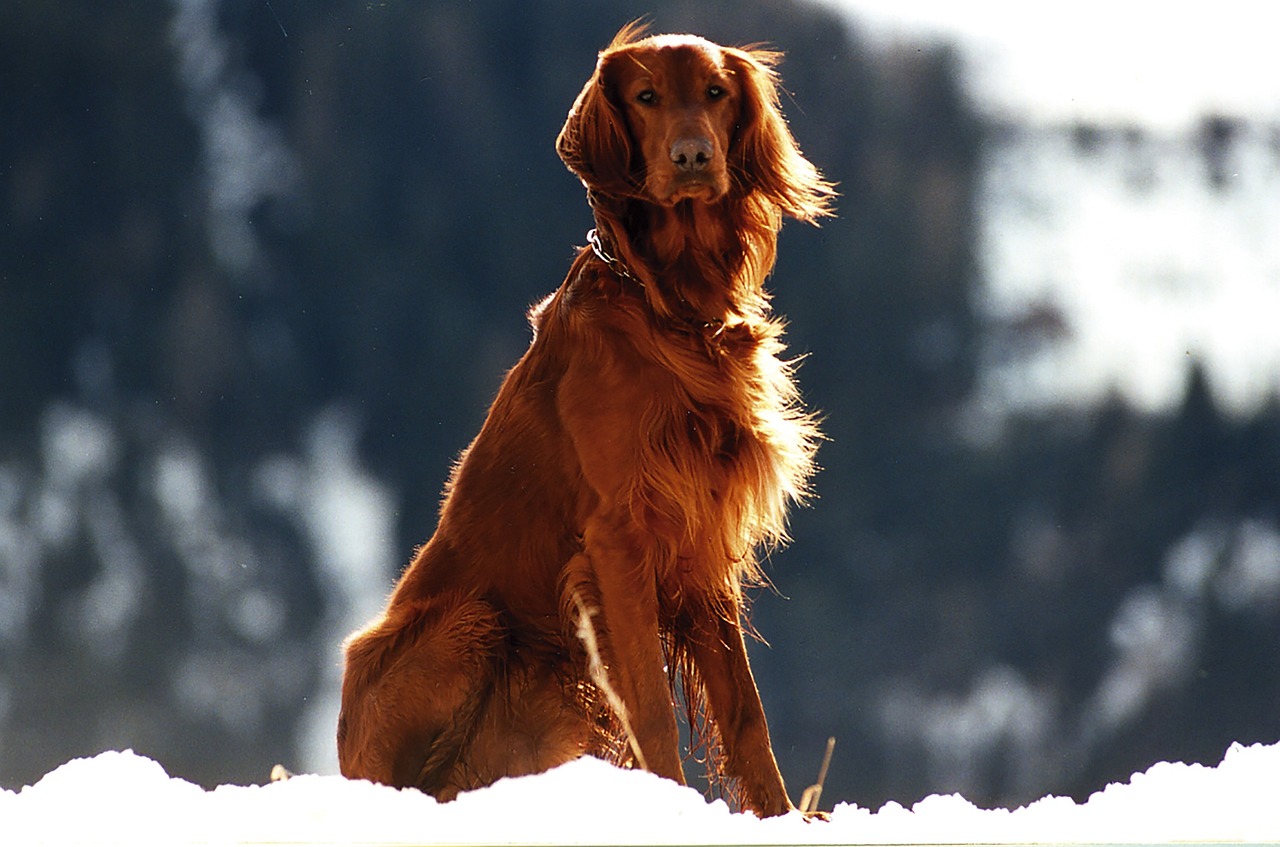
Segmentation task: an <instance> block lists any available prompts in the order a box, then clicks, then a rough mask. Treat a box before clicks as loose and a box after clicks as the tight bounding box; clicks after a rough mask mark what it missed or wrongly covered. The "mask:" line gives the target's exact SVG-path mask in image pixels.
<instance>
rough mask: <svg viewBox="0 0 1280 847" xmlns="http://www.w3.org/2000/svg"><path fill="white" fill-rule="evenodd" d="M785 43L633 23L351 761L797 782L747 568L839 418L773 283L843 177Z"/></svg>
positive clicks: (402, 594) (356, 735)
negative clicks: (769, 692) (575, 225)
mask: <svg viewBox="0 0 1280 847" xmlns="http://www.w3.org/2000/svg"><path fill="white" fill-rule="evenodd" d="M779 59H780V56H779V54H776V53H773V52H770V51H767V50H762V49H752V48H742V49H739V48H732V47H722V46H719V45H717V44H714V43H712V42H710V41H707V40H704V39H702V38H699V37H696V36H690V35H647V34H646V32H645V27H643V26H641V25H638V24H635V23H633V24H629V25H627V26H626V27H624V28H623V29H622V30H621V31H620V32H619V33H618V34H617V36H615V37H614V39H613V41H612V43H610V44H609V46H608V47H607V48H606V49H605V50H604V51H603V52H601V53H600V55H599V57H598V62H597V65H596V68H595V72H594V74H593V75H592V76H591V78H590V80H589V81H588V82H587V83H586V85H585V87H584V88H583V89H582V91H581V93H580V94H579V95H578V97H577V99H576V101H575V102H574V104H573V107H572V109H571V111H570V112H569V115H568V118H567V120H566V122H565V124H564V127H563V129H562V130H561V132H560V135H559V137H558V139H557V141H556V147H557V151H558V152H559V154H560V156H561V158H562V159H563V161H564V162H565V164H566V165H567V166H568V168H569V169H570V170H571V171H572V172H573V173H574V174H575V175H576V176H578V177H579V179H580V180H581V181H582V183H583V184H584V186H585V187H586V189H587V197H588V201H589V203H590V204H591V206H592V209H593V211H594V217H595V228H594V229H593V230H591V232H590V233H588V244H587V245H585V246H583V247H582V248H581V249H580V250H579V251H578V252H577V255H576V258H575V259H574V261H573V263H572V266H571V267H570V269H569V273H568V275H567V277H566V278H565V280H564V282H563V283H562V284H561V285H560V287H559V289H557V290H556V291H555V292H554V293H553V294H551V295H550V296H548V297H547V298H546V299H545V300H543V301H542V302H541V303H539V304H537V305H536V306H534V307H533V308H532V309H531V310H530V323H531V325H532V329H533V340H532V343H531V344H530V346H529V348H528V351H527V352H526V353H525V354H524V356H523V357H522V358H521V359H520V360H519V362H518V363H517V364H516V365H515V367H514V368H513V369H512V370H511V371H510V372H509V373H508V374H507V376H506V378H505V380H504V382H503V384H502V387H501V389H500V390H499V392H498V394H497V397H496V399H495V400H494V402H493V405H492V407H491V408H490V410H489V413H488V417H487V418H486V420H485V422H484V424H483V426H482V427H481V430H480V433H479V435H478V436H477V437H476V438H475V440H474V441H473V442H472V443H471V445H470V446H469V447H468V448H467V449H466V450H465V451H464V452H463V453H462V455H461V457H460V459H459V460H458V462H457V463H456V465H455V466H454V468H453V471H452V474H451V476H450V478H449V480H448V482H447V485H446V488H445V492H444V497H443V502H442V506H441V509H440V516H439V523H438V525H437V527H436V530H435V533H434V534H433V535H432V536H431V538H430V540H428V541H427V543H426V544H425V545H423V546H422V547H421V548H420V549H419V550H418V551H417V553H416V555H415V557H414V558H413V560H412V562H411V564H410V565H409V567H408V568H407V569H406V570H405V572H404V573H403V575H402V576H401V578H400V580H399V582H398V583H397V585H396V587H395V590H394V592H393V593H392V595H391V597H390V599H389V601H388V602H387V605H386V608H385V610H384V611H383V612H382V614H381V615H380V616H379V617H378V618H377V619H375V620H374V621H372V622H371V623H370V624H369V625H368V626H367V627H365V628H364V629H363V630H361V631H359V632H357V633H355V634H354V635H353V636H351V637H350V638H349V639H348V640H347V642H346V644H345V645H344V651H345V669H344V676H343V683H342V709H341V714H340V717H339V722H338V739H337V740H338V753H339V762H340V766H341V770H342V773H343V774H344V775H346V776H348V777H351V778H365V779H370V780H373V781H376V782H380V783H385V784H387V785H393V786H402V787H403V786H415V787H417V788H419V789H421V790H423V791H425V792H427V793H429V794H432V795H434V796H436V797H437V798H439V799H440V800H442V801H445V800H449V799H451V798H453V797H455V796H456V795H457V794H458V793H459V792H461V791H465V790H469V789H474V788H478V787H481V786H485V785H488V784H490V783H492V782H494V781H495V780H497V779H500V778H502V777H505V776H517V775H523V774H531V773H536V772H539V771H543V770H546V769H548V768H551V767H554V766H556V765H559V764H562V763H564V762H567V761H570V760H572V759H575V758H578V757H580V756H584V755H594V756H599V757H602V758H605V759H607V760H609V761H613V762H615V763H618V764H620V765H624V766H632V767H642V768H644V769H647V770H649V771H651V772H653V773H655V774H658V775H660V776H663V777H667V778H669V779H672V780H675V781H676V782H679V783H684V781H685V780H684V770H683V758H682V755H681V750H680V742H679V737H678V735H679V734H678V721H677V715H676V700H677V699H678V697H677V692H679V693H680V694H682V696H683V699H684V701H685V707H686V708H687V709H688V710H689V720H690V724H691V726H692V727H693V729H694V732H695V733H696V735H697V737H698V739H700V743H702V744H705V745H706V749H707V751H708V766H709V770H710V772H711V776H712V777H713V778H715V779H717V780H722V781H723V782H724V783H725V784H726V786H727V788H728V790H729V792H730V793H731V794H732V795H733V796H735V797H737V798H738V800H739V802H740V804H741V805H742V806H743V807H744V808H746V809H749V810H751V811H753V812H755V813H756V814H757V815H759V816H761V817H767V816H772V815H779V814H783V813H786V812H789V811H792V810H793V809H794V808H795V807H794V806H793V805H792V803H791V800H790V799H789V797H788V795H787V790H786V787H785V785H784V783H783V779H782V775H781V774H780V772H779V770H778V765H777V762H776V760H775V758H774V755H773V751H772V747H771V743H770V740H769V731H768V727H767V725H766V721H765V714H764V710H763V708H762V706H761V703H760V696H759V693H758V691H757V688H756V684H755V681H754V678H753V677H752V673H751V669H750V666H749V664H748V661H747V652H746V648H745V643H744V628H745V627H746V626H747V623H746V619H745V608H744V596H743V589H744V587H746V586H750V585H752V584H757V583H759V582H760V581H761V580H762V574H761V572H760V568H759V565H758V558H757V557H758V555H759V554H760V552H761V551H762V550H763V549H766V548H767V547H768V546H769V545H774V544H777V543H780V542H783V541H785V540H786V514H787V511H788V508H789V507H790V506H791V505H792V504H794V503H796V502H799V501H801V500H803V499H804V497H805V496H806V494H807V492H808V483H809V479H810V476H811V474H812V472H813V469H814V465H813V455H814V451H815V448H816V444H817V441H818V440H819V438H820V435H819V432H818V428H817V425H816V422H815V420H814V418H813V416H812V415H811V414H810V413H809V412H807V411H806V410H805V409H804V408H803V407H802V405H801V402H800V399H799V395H798V392H797V389H796V386H795V383H794V381H793V365H792V363H790V362H788V361H787V360H785V359H784V358H783V357H782V355H783V349H784V348H783V345H782V342H781V335H782V325H781V322H780V321H779V320H778V319H777V318H775V317H774V316H773V315H772V313H771V310H770V305H769V300H768V296H767V294H766V292H765V289H764V282H765V278H766V276H767V275H768V274H769V273H770V272H771V270H772V268H773V265H774V259H775V251H776V246H777V234H778V231H779V229H780V227H781V224H782V220H783V217H784V216H790V217H792V218H795V219H798V220H801V221H807V222H815V223H816V222H817V221H818V219H820V218H822V217H823V216H826V215H828V214H830V213H831V204H832V201H833V198H834V196H835V190H834V187H833V185H832V184H831V183H829V182H827V181H826V180H825V179H824V178H823V177H822V175H821V174H820V173H819V171H818V170H817V169H816V168H815V166H814V165H813V164H811V163H810V162H809V161H808V160H807V159H806V158H805V157H804V156H803V155H802V154H801V152H800V150H799V148H798V147H797V145H796V142H795V140H794V139H793V138H792V135H791V133H790V131H789V129H788V127H787V124H786V122H785V121H784V119H783V117H782V114H781V112H780V109H779V94H778V80H777V77H776V73H775V66H776V63H777V62H778V61H779Z"/></svg>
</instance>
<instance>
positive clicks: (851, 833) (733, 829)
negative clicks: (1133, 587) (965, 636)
mask: <svg viewBox="0 0 1280 847" xmlns="http://www.w3.org/2000/svg"><path fill="white" fill-rule="evenodd" d="M1278 799H1280V745H1272V746H1263V745H1255V746H1253V747H1243V746H1240V745H1235V746H1233V747H1232V748H1231V749H1230V750H1228V751H1227V754H1226V757H1225V758H1224V759H1223V761H1222V764H1221V765H1219V766H1218V767H1216V768H1208V767H1204V766H1201V765H1184V764H1170V763H1164V764H1159V765H1156V766H1154V767H1152V768H1151V769H1150V770H1148V771H1147V772H1146V773H1142V774H1136V775H1135V776H1134V777H1133V778H1132V780H1131V781H1130V782H1128V783H1126V784H1123V785H1119V784H1116V785H1111V786H1108V787H1107V788H1106V789H1105V790H1103V791H1100V792H1098V793H1097V794H1094V795H1093V796H1092V797H1091V798H1090V799H1089V800H1088V802H1087V803H1084V804H1076V803H1074V802H1073V801H1071V800H1070V799H1065V798H1059V797H1046V798H1044V799H1043V800H1039V801H1037V802H1035V803H1032V804H1031V805H1029V806H1026V807H1024V808H1021V809H1017V810H1015V811H1007V810H1002V809H998V810H981V809H978V808H977V807H975V806H973V805H972V804H970V803H969V802H968V801H966V800H964V799H963V798H962V797H960V796H958V795H950V796H933V797H928V798H926V799H924V800H922V801H921V802H919V803H917V804H916V805H915V806H914V807H913V808H912V809H910V810H908V809H905V808H903V807H902V806H900V805H898V804H896V803H889V804H887V805H886V806H884V807H883V808H881V809H880V810H879V811H878V812H872V811H870V810H868V809H861V808H858V807H856V806H853V805H850V804H846V803H842V804H839V805H837V806H836V808H835V810H834V811H833V812H832V813H831V820H830V821H829V822H826V823H821V822H815V823H809V822H806V821H805V820H803V818H802V817H801V816H800V815H799V814H793V815H789V816H786V817H783V818H775V819H772V820H765V821H761V820H757V819H756V818H755V817H753V816H751V815H749V814H734V813H732V812H730V810H729V808H728V807H727V806H726V805H725V804H724V802H722V801H719V800H717V801H714V802H710V803H708V802H707V801H706V800H705V799H704V798H703V797H702V795H700V794H699V793H698V792H696V791H694V790H693V789H690V788H685V787H682V786H678V785H676V784H675V783H672V782H669V781H667V780H663V779H659V778H658V777H655V776H652V775H650V774H647V773H643V772H639V771H624V770H619V769H617V768H615V767H612V766H610V765H607V764H605V763H603V762H601V761H598V760H596V759H581V760H579V761H576V762H571V763H569V764H567V765H564V766H562V767H559V768H556V769H555V770H552V771H548V772H547V773H544V774H539V775H537V776H529V777H521V778H518V779H504V780H501V781H500V782H498V783H496V784H495V785H493V786H490V787H489V788H485V789H481V790H479V791H473V792H470V793H467V794H463V795H462V796H461V797H459V798H458V799H457V800H456V801H454V802H452V803H446V804H440V803H437V802H436V801H435V800H434V799H432V798H431V797H428V796H426V795H424V794H422V793H420V792H417V791H413V790H403V791H401V790H396V789H393V788H387V787H385V786H380V785H374V784H372V783H368V782H359V781H351V780H347V779H343V778H342V777H338V776H296V777H294V778H292V779H290V780H288V781H285V782H278V783H272V784H269V785H263V786H235V785H224V786H220V787H218V788H216V789H214V790H213V791H205V790H204V789H202V788H200V787H199V786H197V785H193V784H191V783H189V782H186V781H184V780H181V779H176V778H171V777H170V776H169V775H168V774H167V773H165V771H164V768H162V767H161V766H160V765H159V764H158V763H156V762H154V761H152V760H151V759H147V758H145V757H143V756H139V755H136V754H135V753H133V752H132V751H124V752H109V753H102V754H101V755H98V756H95V757H93V758H91V759H77V760H74V761H71V762H68V763H67V764H65V765H63V766H61V767H59V768H57V769H56V770H54V771H52V772H51V773H49V774H48V775H47V776H45V777H44V778H43V779H41V780H40V781H39V782H38V783H36V784H35V785H33V786H29V787H27V788H24V789H22V791H20V792H12V791H0V821H2V822H3V829H4V831H5V832H6V833H7V834H8V836H7V837H6V838H5V839H3V840H5V841H6V843H15V844H16V843H22V844H42V843H47V844H65V843H73V842H74V843H93V844H148V843H156V844H190V843H202V844H209V843H212V844H262V843H272V844H278V843H287V844H362V845H366V844H431V843H452V844H476V843H488V844H495V843H523V844H585V843H596V844H598V843H615V844H664V843H666V844H672V843H679V844H691V843H712V844H715V843H719V844H724V843H733V844H898V845H901V844H958V843H970V844H971V843H988V844H1016V843H1028V842H1029V843H1045V842H1054V843H1062V842H1110V843H1142V842H1155V841H1182V842H1188V841H1192V842H1194V841H1213V842H1224V841H1228V842H1229V841H1252V842H1258V841H1278V840H1280V803H1277V800H1278ZM13 834H18V836H19V837H18V839H17V840H15V841H9V837H11V836H12V835H13Z"/></svg>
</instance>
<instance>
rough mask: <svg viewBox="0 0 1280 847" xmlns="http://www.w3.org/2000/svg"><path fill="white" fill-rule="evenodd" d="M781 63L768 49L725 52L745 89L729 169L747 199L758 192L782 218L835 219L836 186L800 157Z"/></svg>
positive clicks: (730, 154)
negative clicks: (782, 96) (778, 69)
mask: <svg viewBox="0 0 1280 847" xmlns="http://www.w3.org/2000/svg"><path fill="white" fill-rule="evenodd" d="M781 58H782V56H781V54H780V53H774V52H772V51H768V50H753V49H749V48H748V49H741V50H739V49H726V50H725V65H726V67H727V68H728V69H729V70H730V71H731V72H732V73H733V75H734V77H735V79H736V80H737V82H738V84H739V86H740V88H741V90H742V106H741V109H742V112H741V115H740V116H739V120H738V127H737V130H736V132H735V134H734V139H733V143H732V144H731V145H730V148H729V164H730V167H731V168H732V170H733V175H734V178H735V180H736V181H737V182H738V183H739V186H740V189H741V190H742V191H743V193H744V194H751V193H752V192H759V193H760V194H762V195H764V196H765V197H766V198H767V199H768V200H769V201H771V202H772V203H774V204H775V205H776V206H777V207H778V209H779V210H780V211H781V212H782V213H784V214H787V215H790V216H791V217H793V218H797V219H798V220H802V221H811V222H812V221H816V220H817V219H818V218H820V217H824V216H826V215H830V214H832V209H831V202H832V200H833V199H834V197H835V193H836V192H835V186H834V185H832V184H831V183H829V182H827V181H826V180H825V179H823V178H822V174H821V173H819V172H818V169H817V168H816V167H814V166H813V164H812V163H811V162H810V161H809V160H808V159H806V158H805V157H804V155H803V154H802V153H801V152H800V147H799V146H798V145H797V144H796V141H795V139H794V138H793V137H792V135H791V130H790V129H788V127H787V122H786V119H785V118H783V117H782V110H781V108H780V105H779V98H778V78H777V74H776V73H775V71H774V67H775V66H776V65H777V63H778V62H779V61H780V60H781Z"/></svg>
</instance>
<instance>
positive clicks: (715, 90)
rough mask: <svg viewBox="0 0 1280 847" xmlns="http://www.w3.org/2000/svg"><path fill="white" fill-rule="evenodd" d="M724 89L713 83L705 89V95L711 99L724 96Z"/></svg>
mask: <svg viewBox="0 0 1280 847" xmlns="http://www.w3.org/2000/svg"><path fill="white" fill-rule="evenodd" d="M724 93H725V92H724V89H723V88H722V87H720V86H718V85H713V86H711V87H710V88H708V89H707V97H708V98H709V99H711V100H719V99H720V98H721V97H723V96H724Z"/></svg>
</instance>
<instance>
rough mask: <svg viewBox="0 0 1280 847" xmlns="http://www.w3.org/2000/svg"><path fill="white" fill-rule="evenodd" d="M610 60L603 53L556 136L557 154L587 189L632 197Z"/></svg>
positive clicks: (626, 138)
mask: <svg viewBox="0 0 1280 847" xmlns="http://www.w3.org/2000/svg"><path fill="white" fill-rule="evenodd" d="M615 40H616V39H615ZM613 59H614V55H613V54H612V53H610V51H607V50H606V51H605V52H604V53H602V54H601V55H600V60H599V61H598V62H597V63H596V70H595V73H593V74H592V75H591V79H589V80H587V84H586V85H585V86H583V88H582V91H581V92H580V93H579V94H578V99H577V100H575V101H574V103H573V108H572V109H570V110H569V117H568V118H567V119H565V122H564V127H563V128H561V130H560V135H559V136H558V137H557V138H556V152H557V153H559V154H560V158H561V159H562V160H563V161H564V163H565V165H566V166H567V167H568V168H569V170H571V171H573V172H574V173H575V174H576V175H577V176H578V178H579V179H580V180H582V184H583V185H585V186H586V187H587V188H588V189H589V190H591V191H595V192H598V193H600V194H605V195H610V196H615V197H625V196H630V195H634V194H635V193H636V190H637V181H636V178H635V175H634V169H633V167H632V155H633V149H632V144H631V134H630V133H629V132H628V130H627V124H626V119H625V118H624V117H623V114H622V110H621V109H620V108H619V106H618V104H617V95H616V93H615V90H614V80H613V78H614V74H613V73H612V68H613V66H614V64H615V62H614V61H613Z"/></svg>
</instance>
